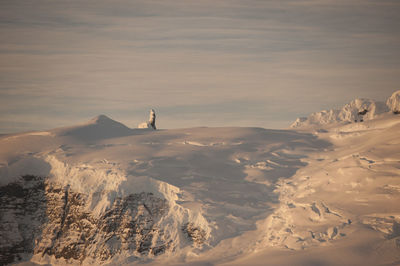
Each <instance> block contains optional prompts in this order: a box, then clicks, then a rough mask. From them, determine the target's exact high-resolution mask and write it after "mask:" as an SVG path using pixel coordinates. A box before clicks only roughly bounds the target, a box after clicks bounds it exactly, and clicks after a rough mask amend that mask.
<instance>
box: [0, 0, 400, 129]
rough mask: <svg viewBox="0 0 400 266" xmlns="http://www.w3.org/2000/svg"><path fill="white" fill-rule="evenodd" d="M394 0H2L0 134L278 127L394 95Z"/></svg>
mask: <svg viewBox="0 0 400 266" xmlns="http://www.w3.org/2000/svg"><path fill="white" fill-rule="evenodd" d="M399 14H400V1H398V0H376V1H372V0H279V1H268V0H246V1H237V0H219V1H217V0H212V1H211V0H204V1H202V0H195V1H192V0H174V1H170V0H163V1H157V0H143V1H135V0H130V1H128V0H126V1H125V0H113V1H105V0H96V1H94V0H93V1H91V0H90V1H89V0H80V1H76V0H68V1H62V0H60V1H54V0H51V1H47V0H35V1H32V0H29V1H27V0H18V1H15V0H11V1H9V0H1V1H0V133H11V132H20V131H30V130H43V129H50V128H55V127H60V126H67V125H74V124H79V123H83V122H85V121H88V120H90V119H91V118H92V117H95V116H97V115H99V114H105V115H107V116H109V117H111V118H113V119H115V120H117V121H120V122H122V123H124V124H126V125H127V126H129V127H136V126H137V124H139V123H141V122H143V121H146V120H147V119H148V114H149V110H150V109H151V108H154V109H155V110H156V113H157V126H158V128H187V127H196V126H257V127H264V128H287V127H289V125H290V124H291V122H293V121H294V120H295V119H296V118H297V117H300V116H307V115H308V114H309V113H312V112H316V111H320V110H323V109H331V108H339V107H341V106H342V105H344V104H346V103H348V102H349V101H351V100H352V99H355V98H371V99H376V100H381V101H384V100H385V99H386V98H387V97H389V96H390V95H391V94H392V93H393V92H394V91H396V90H399V89H400V49H399V47H400V16H399Z"/></svg>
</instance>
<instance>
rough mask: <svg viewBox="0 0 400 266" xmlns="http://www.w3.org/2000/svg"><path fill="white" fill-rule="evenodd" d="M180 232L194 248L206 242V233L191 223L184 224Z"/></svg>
mask: <svg viewBox="0 0 400 266" xmlns="http://www.w3.org/2000/svg"><path fill="white" fill-rule="evenodd" d="M182 231H183V232H184V233H185V234H186V236H187V238H189V239H190V240H191V241H192V242H193V245H194V246H201V245H202V244H203V243H204V241H205V240H206V232H205V231H204V230H203V229H201V228H199V227H197V226H195V225H194V224H193V223H186V224H185V225H184V226H183V227H182Z"/></svg>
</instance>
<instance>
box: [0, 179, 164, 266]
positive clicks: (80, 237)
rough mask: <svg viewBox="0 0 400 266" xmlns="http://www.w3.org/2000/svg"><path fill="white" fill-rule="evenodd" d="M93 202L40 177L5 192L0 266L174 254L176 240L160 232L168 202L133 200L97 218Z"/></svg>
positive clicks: (0, 191) (117, 202)
mask: <svg viewBox="0 0 400 266" xmlns="http://www.w3.org/2000/svg"><path fill="white" fill-rule="evenodd" d="M99 196H101V195H99ZM102 196H104V195H102ZM87 199H88V195H85V194H82V193H76V192H74V191H72V190H71V189H70V188H69V187H68V186H66V187H61V186H59V185H57V184H55V183H52V182H50V181H49V180H48V179H46V178H42V177H36V176H23V177H22V178H20V179H19V180H18V181H16V182H13V183H10V184H8V185H6V186H3V187H0V213H1V216H0V239H1V240H0V264H1V265H3V264H8V263H12V262H16V261H19V260H24V259H26V257H27V256H32V255H35V256H37V255H39V257H46V256H51V257H54V258H56V259H63V260H65V261H67V262H71V263H82V262H83V261H85V260H90V259H95V260H96V261H101V262H107V261H109V260H111V259H112V258H113V257H114V256H115V255H116V254H119V253H121V252H128V253H129V254H131V256H134V257H137V258H141V257H152V256H156V255H160V254H162V253H164V252H165V251H166V250H168V249H170V248H171V247H170V245H169V243H170V242H171V239H168V237H165V236H164V232H163V229H162V228H159V227H158V226H157V223H158V221H159V220H160V219H161V218H162V216H163V215H165V214H166V213H167V212H168V208H169V206H168V204H167V202H166V200H164V199H161V198H158V197H155V196H154V195H153V194H152V193H145V192H142V193H138V194H131V195H129V196H126V197H117V198H115V199H114V201H113V204H112V205H111V207H109V208H106V209H105V210H104V211H102V212H101V213H100V215H94V214H92V213H91V212H90V211H89V208H88V206H87Z"/></svg>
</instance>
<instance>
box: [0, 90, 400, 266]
mask: <svg viewBox="0 0 400 266" xmlns="http://www.w3.org/2000/svg"><path fill="white" fill-rule="evenodd" d="M396 95H398V94H396ZM392 97H393V96H392ZM392 97H391V98H392ZM396 97H397V96H395V97H394V99H398V98H396ZM393 102H395V100H392V101H390V104H389V105H390V106H392V105H391V104H394V105H395V104H396V103H393ZM390 106H389V107H390ZM364 110H367V112H365V114H361V115H362V116H363V117H364V119H365V120H364V122H363V123H354V122H351V123H350V121H347V120H346V119H349V120H350V119H354V117H355V115H359V114H358V112H361V113H362V112H363V111H364ZM382 110H386V113H385V112H383V113H380V112H381V111H382ZM391 110H393V109H391ZM387 111H388V109H384V108H383V109H382V106H381V105H379V104H377V103H376V102H374V101H371V100H355V101H353V102H352V103H350V104H348V105H346V106H345V107H344V108H343V109H342V110H341V111H338V113H337V114H336V115H335V116H334V118H332V119H333V120H334V121H336V122H338V121H341V122H339V123H336V122H335V123H333V124H332V123H330V122H329V123H328V122H327V124H323V123H321V119H322V117H325V116H324V115H321V117H319V118H318V119H320V120H316V121H317V122H318V121H319V122H318V123H319V124H318V125H319V126H318V128H317V129H316V128H313V127H309V128H307V127H305V128H303V129H302V130H301V131H295V130H268V129H262V128H243V127H242V128H189V129H170V130H157V131H155V130H138V129H136V130H135V129H129V128H127V127H126V126H124V125H123V124H121V123H119V122H116V121H114V120H112V119H110V118H108V117H106V116H99V117H96V118H95V119H93V120H91V121H89V122H88V123H84V124H82V125H78V126H72V127H65V128H59V129H53V130H49V131H45V132H28V133H21V134H15V135H7V136H1V137H0V147H1V149H0V181H1V183H0V192H1V193H0V213H1V216H0V251H1V252H0V264H7V263H12V262H21V263H28V262H29V263H32V264H34V263H37V264H46V263H48V264H52V265H60V264H82V265H89V264H91V265H93V264H95V265H102V264H108V265H137V264H146V265H396V264H398V262H399V261H400V255H399V252H398V249H399V247H400V226H399V224H400V205H399V204H397V203H398V202H399V201H400V179H399V176H400V171H399V169H400V153H399V151H400V138H399V135H398V132H399V131H400V116H398V115H393V113H392V112H387ZM341 112H342V113H341ZM333 113H334V112H333ZM339 113H341V114H339ZM378 113H380V115H377V114H378ZM314 117H315V118H316V117H317V116H314ZM325 118H326V117H325ZM325 118H324V119H325ZM316 119H317V118H316ZM328 120H329V119H327V120H323V121H328ZM304 121H305V120H304ZM304 121H303V122H304ZM329 121H330V120H329ZM346 121H347V122H346ZM303 122H302V123H303ZM22 265H24V264H22Z"/></svg>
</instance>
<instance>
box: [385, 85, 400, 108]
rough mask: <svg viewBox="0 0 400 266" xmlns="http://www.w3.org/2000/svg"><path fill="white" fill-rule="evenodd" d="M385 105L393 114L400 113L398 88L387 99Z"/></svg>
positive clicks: (399, 92)
mask: <svg viewBox="0 0 400 266" xmlns="http://www.w3.org/2000/svg"><path fill="white" fill-rule="evenodd" d="M386 105H387V107H388V108H389V109H390V111H392V112H393V113H394V114H399V113H400V90H399V91H396V92H394V93H393V94H392V96H390V97H389V98H388V99H387V101H386Z"/></svg>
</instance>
